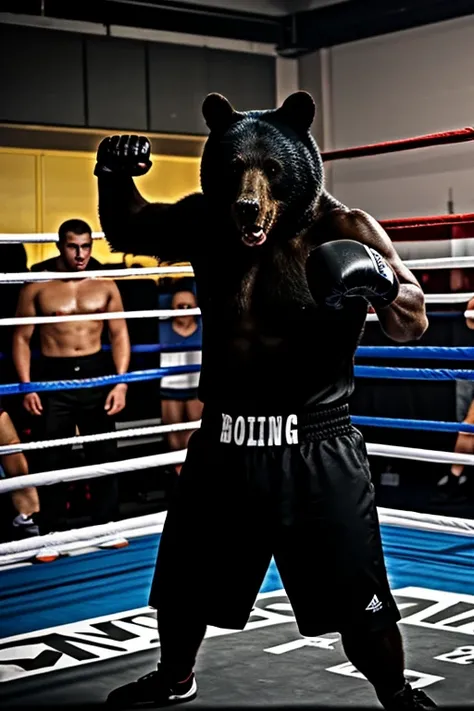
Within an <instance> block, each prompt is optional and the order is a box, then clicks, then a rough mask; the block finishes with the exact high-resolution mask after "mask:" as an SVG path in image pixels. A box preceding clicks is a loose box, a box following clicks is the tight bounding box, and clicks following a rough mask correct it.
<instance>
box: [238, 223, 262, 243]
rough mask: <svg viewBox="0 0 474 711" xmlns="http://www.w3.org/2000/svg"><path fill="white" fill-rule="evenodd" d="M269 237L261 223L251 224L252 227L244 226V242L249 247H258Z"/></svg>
mask: <svg viewBox="0 0 474 711" xmlns="http://www.w3.org/2000/svg"><path fill="white" fill-rule="evenodd" d="M266 239H267V235H266V232H265V230H264V229H263V227H260V226H259V225H251V226H250V227H243V228H242V242H243V243H244V244H245V245H247V247H258V246H259V245H261V244H263V243H264V242H265V240H266Z"/></svg>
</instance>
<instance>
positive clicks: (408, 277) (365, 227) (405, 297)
mask: <svg viewBox="0 0 474 711" xmlns="http://www.w3.org/2000/svg"><path fill="white" fill-rule="evenodd" d="M332 227H333V235H334V236H333V239H351V240H354V241H356V242H361V243H362V244H365V245H366V246H367V247H371V248H372V249H375V250H376V251H377V252H378V253H379V254H380V255H381V256H382V257H383V258H384V259H385V261H386V262H387V263H388V265H389V266H390V267H391V268H392V270H393V271H394V273H395V275H396V276H397V278H398V281H399V283H400V289H399V292H398V296H397V298H396V299H395V300H394V301H393V302H392V303H391V304H390V305H389V306H380V307H377V306H376V307H375V311H376V313H377V316H378V318H379V321H380V325H381V327H382V329H383V331H384V332H385V333H386V335H387V336H389V338H391V339H392V340H394V341H398V342H400V343H403V342H406V341H414V340H418V339H419V338H421V336H422V335H423V334H424V333H425V331H426V329H427V328H428V319H427V316H426V307H425V297H424V294H423V291H422V289H421V286H420V284H419V282H418V281H417V279H416V278H415V276H414V275H413V274H412V273H411V271H410V270H409V269H408V268H407V267H406V266H405V265H404V264H403V262H402V260H401V259H400V257H399V255H398V254H397V252H396V250H395V248H394V246H393V244H392V241H391V239H390V237H389V236H388V234H387V233H386V232H385V230H384V229H383V227H382V226H381V225H380V224H379V223H378V222H377V221H376V220H375V219H374V218H373V217H371V216H370V215H368V214H367V213H366V212H364V211H363V210H335V211H334V213H333V215H332Z"/></svg>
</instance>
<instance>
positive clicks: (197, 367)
mask: <svg viewBox="0 0 474 711" xmlns="http://www.w3.org/2000/svg"><path fill="white" fill-rule="evenodd" d="M200 371H201V364H200V363H196V364H193V363H190V364H189V365H177V366H170V367H166V368H150V369H149V370H136V371H132V372H130V373H123V374H122V375H102V376H100V377H97V378H82V379H78V380H46V381H43V382H30V383H6V384H2V385H0V395H19V394H26V393H33V392H51V391H56V390H78V389H81V388H94V387H102V386H103V385H113V384H117V383H129V382H135V383H136V382H142V381H149V380H159V379H161V378H163V377H165V376H167V375H177V374H181V373H197V372H200ZM354 375H355V376H356V377H359V378H381V379H390V380H474V370H464V369H462V370H460V369H451V368H392V367H386V366H378V365H356V366H354Z"/></svg>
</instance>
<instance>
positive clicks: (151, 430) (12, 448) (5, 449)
mask: <svg viewBox="0 0 474 711" xmlns="http://www.w3.org/2000/svg"><path fill="white" fill-rule="evenodd" d="M200 426H201V420H194V421H192V422H179V423H177V424H174V425H151V426H149V427H134V428H130V429H127V430H112V431H111V432H99V433H97V434H90V435H74V436H72V437H62V438H60V439H46V440H38V441H36V442H19V443H18V444H6V445H3V446H2V447H0V456H3V455H5V454H16V453H18V452H28V451H32V450H38V449H50V448H52V447H62V446H68V445H70V444H73V445H76V444H87V443H89V442H104V441H105V440H112V439H129V438H131V437H149V436H151V435H157V434H165V433H167V432H183V431H186V430H193V429H197V428H198V427H200Z"/></svg>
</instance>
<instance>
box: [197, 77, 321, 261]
mask: <svg viewBox="0 0 474 711" xmlns="http://www.w3.org/2000/svg"><path fill="white" fill-rule="evenodd" d="M202 111H203V116H204V119H205V121H206V124H207V126H208V128H209V136H208V138H207V141H206V144H205V146H204V150H203V154H202V159H201V187H202V192H203V194H204V195H205V196H206V198H207V199H208V200H209V201H210V202H211V204H212V209H213V211H214V214H215V215H216V220H217V219H219V217H218V216H219V215H222V213H223V212H224V214H225V216H226V218H227V217H230V218H231V220H232V224H233V226H234V228H235V230H234V231H235V233H236V236H238V237H239V238H240V239H241V240H242V242H243V243H244V244H245V245H246V246H249V247H258V246H260V245H262V244H263V243H265V242H266V241H267V239H269V238H271V239H273V240H277V239H278V240H281V239H283V240H288V239H291V238H292V237H293V236H295V235H296V234H298V233H299V232H300V231H301V230H302V229H304V228H305V227H306V226H308V225H309V224H310V223H311V220H312V218H313V215H314V210H315V207H316V205H317V202H318V200H319V197H320V195H321V193H322V190H323V183H324V177H323V163H322V159H321V154H320V151H319V149H318V146H317V144H316V142H315V141H314V139H313V137H312V136H311V133H310V127H311V124H312V122H313V119H314V115H315V104H314V101H313V98H312V97H311V95H310V94H308V93H306V92H304V91H298V92H296V93H294V94H291V95H290V96H289V97H288V98H287V99H286V100H285V101H284V102H283V104H282V105H281V106H280V107H279V108H277V109H271V110H259V111H245V112H243V111H242V112H241V111H236V110H235V109H234V108H233V106H232V105H231V104H230V102H229V101H228V100H227V99H226V98H225V97H224V96H222V95H221V94H209V95H208V96H207V97H206V99H205V100H204V103H203V107H202ZM226 223H227V219H226Z"/></svg>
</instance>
